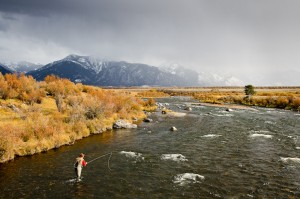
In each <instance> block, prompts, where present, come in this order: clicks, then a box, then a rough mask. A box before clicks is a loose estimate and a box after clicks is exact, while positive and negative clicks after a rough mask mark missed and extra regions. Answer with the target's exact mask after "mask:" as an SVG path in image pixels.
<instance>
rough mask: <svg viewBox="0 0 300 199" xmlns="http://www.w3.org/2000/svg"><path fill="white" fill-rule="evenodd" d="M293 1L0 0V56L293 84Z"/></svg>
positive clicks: (297, 45)
mask: <svg viewBox="0 0 300 199" xmlns="http://www.w3.org/2000/svg"><path fill="white" fill-rule="evenodd" d="M299 9H300V1H299V0H51V1H49V0H26V1H25V0H0V61H21V60H25V61H30V62H35V63H42V64H46V63H49V62H52V61H54V60H57V59H61V58H63V57H65V56H67V55H68V54H79V55H92V56H97V57H100V58H107V59H113V60H124V61H128V62H140V63H146V64H150V65H154V66H160V65H162V64H170V63H177V64H180V65H183V66H185V67H187V68H192V69H195V70H197V71H204V72H210V73H219V74H231V75H234V76H235V77H237V78H239V79H241V80H243V81H244V82H245V83H253V84H261V85H267V84H269V85H271V84H272V85H300V78H297V77H299V76H300V11H299Z"/></svg>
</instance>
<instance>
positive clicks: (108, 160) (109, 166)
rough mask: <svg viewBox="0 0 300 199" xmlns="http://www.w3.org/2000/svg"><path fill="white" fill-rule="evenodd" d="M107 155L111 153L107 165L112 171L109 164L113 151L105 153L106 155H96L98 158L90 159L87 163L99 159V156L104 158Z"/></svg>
mask: <svg viewBox="0 0 300 199" xmlns="http://www.w3.org/2000/svg"><path fill="white" fill-rule="evenodd" d="M107 155H110V156H109V158H108V161H107V167H108V169H109V170H110V171H111V168H110V166H109V161H110V158H111V156H112V152H110V153H107V154H104V155H101V156H99V157H96V158H94V159H92V160H90V161H88V162H87V163H88V164H90V163H91V162H94V161H95V160H97V159H99V158H103V157H105V156H107Z"/></svg>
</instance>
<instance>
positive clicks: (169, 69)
mask: <svg viewBox="0 0 300 199" xmlns="http://www.w3.org/2000/svg"><path fill="white" fill-rule="evenodd" d="M159 68H160V70H162V71H164V72H166V73H171V74H173V75H177V76H179V77H181V78H183V79H185V81H186V82H188V84H189V85H193V86H199V85H200V84H199V80H198V73H197V72H196V71H194V70H191V69H187V68H185V67H183V66H181V65H179V64H167V65H161V66H160V67H159Z"/></svg>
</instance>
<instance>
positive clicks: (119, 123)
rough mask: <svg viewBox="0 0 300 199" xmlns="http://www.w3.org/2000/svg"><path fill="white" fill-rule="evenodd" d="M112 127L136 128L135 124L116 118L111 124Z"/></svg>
mask: <svg viewBox="0 0 300 199" xmlns="http://www.w3.org/2000/svg"><path fill="white" fill-rule="evenodd" d="M113 128H114V129H135V128H137V125H136V124H132V123H129V122H127V121H125V120H117V121H116V122H115V123H114V124H113Z"/></svg>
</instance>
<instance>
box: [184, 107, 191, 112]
mask: <svg viewBox="0 0 300 199" xmlns="http://www.w3.org/2000/svg"><path fill="white" fill-rule="evenodd" d="M184 110H186V111H192V108H191V107H186V108H185V109H184Z"/></svg>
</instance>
